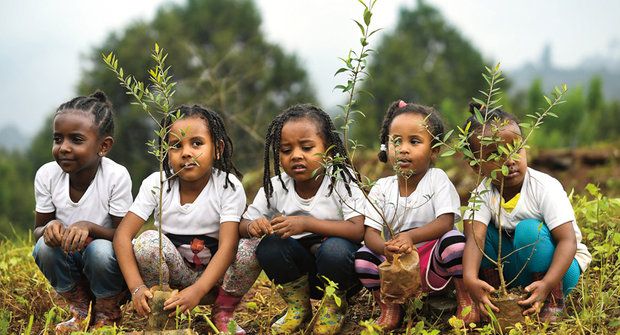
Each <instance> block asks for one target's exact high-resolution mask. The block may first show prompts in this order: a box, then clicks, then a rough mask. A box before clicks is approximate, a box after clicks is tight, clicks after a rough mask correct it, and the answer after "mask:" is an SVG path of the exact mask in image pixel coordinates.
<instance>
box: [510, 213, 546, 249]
mask: <svg viewBox="0 0 620 335" xmlns="http://www.w3.org/2000/svg"><path fill="white" fill-rule="evenodd" d="M550 235H551V233H550V232H549V229H548V228H547V225H545V224H544V223H543V222H542V221H539V220H536V219H525V220H521V221H520V222H519V223H518V224H517V227H516V228H515V233H514V244H515V248H522V247H526V246H528V245H533V244H534V243H544V241H546V240H548V237H550Z"/></svg>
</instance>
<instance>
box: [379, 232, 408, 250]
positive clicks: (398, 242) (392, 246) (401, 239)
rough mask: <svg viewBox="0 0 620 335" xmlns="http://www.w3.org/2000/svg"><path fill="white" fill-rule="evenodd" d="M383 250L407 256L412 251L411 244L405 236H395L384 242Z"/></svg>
mask: <svg viewBox="0 0 620 335" xmlns="http://www.w3.org/2000/svg"><path fill="white" fill-rule="evenodd" d="M385 248H386V249H387V250H388V251H390V252H392V253H395V254H408V253H411V252H412V251H413V243H412V242H411V239H410V238H409V237H408V236H407V235H406V234H397V235H396V237H394V238H393V239H391V240H389V241H387V242H385Z"/></svg>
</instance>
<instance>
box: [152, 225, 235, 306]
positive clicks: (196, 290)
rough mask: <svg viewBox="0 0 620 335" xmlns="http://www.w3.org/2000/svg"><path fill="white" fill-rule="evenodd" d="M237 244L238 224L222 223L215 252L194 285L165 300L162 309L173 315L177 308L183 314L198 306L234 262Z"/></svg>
mask: <svg viewBox="0 0 620 335" xmlns="http://www.w3.org/2000/svg"><path fill="white" fill-rule="evenodd" d="M238 243H239V222H232V221H231V222H224V223H222V224H221V225H220V234H219V244H218V248H217V252H216V253H215V255H214V256H213V258H212V259H211V261H210V262H209V264H208V265H207V268H206V269H205V270H204V272H203V273H202V275H200V278H198V280H197V281H196V282H195V283H194V284H192V285H190V286H188V287H186V288H185V289H183V290H182V291H181V292H179V294H177V295H175V296H173V297H171V298H170V299H168V300H166V301H165V302H164V309H165V310H172V311H173V313H171V315H174V313H175V312H176V308H177V307H178V308H179V313H183V312H185V311H190V310H192V309H193V308H194V307H195V306H196V305H198V303H199V302H200V299H202V297H203V296H204V295H205V294H207V293H209V291H211V289H213V287H215V285H216V284H217V282H218V280H219V279H220V278H222V277H224V273H225V272H226V269H228V267H229V266H230V264H232V262H233V260H234V257H235V253H236V251H237V244H238Z"/></svg>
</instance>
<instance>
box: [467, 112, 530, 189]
mask: <svg viewBox="0 0 620 335" xmlns="http://www.w3.org/2000/svg"><path fill="white" fill-rule="evenodd" d="M486 132H487V134H486V135H487V136H491V135H493V131H492V130H491V129H489V130H487V131H486ZM497 136H498V137H499V138H500V139H501V143H502V144H503V145H506V144H511V145H515V144H518V143H520V142H521V141H522V138H521V131H520V130H519V127H518V126H517V125H516V124H515V123H514V122H510V123H508V124H507V125H506V126H504V127H502V128H501V129H500V130H499V132H497ZM479 150H480V141H479V139H478V138H477V136H476V135H474V136H473V137H472V151H473V152H474V155H475V156H476V158H478V157H479V155H480V151H479ZM491 154H499V152H498V148H497V145H495V144H492V145H488V146H485V147H484V148H482V158H483V160H487V159H488V158H489V156H490V155H491ZM517 154H518V155H519V157H518V159H515V160H513V159H507V158H506V156H505V155H502V156H501V157H500V158H499V159H498V160H497V161H495V160H491V161H487V162H483V163H482V164H481V165H480V167H481V169H482V174H483V175H484V176H486V177H491V171H493V170H497V169H500V168H501V166H502V164H503V165H506V166H507V167H508V175H507V176H504V175H503V174H502V173H501V172H500V171H498V172H497V175H496V176H497V179H496V180H493V184H494V185H495V186H496V187H498V188H499V187H500V186H501V184H502V180H503V182H504V190H505V191H510V190H512V191H516V192H508V193H514V194H516V193H518V192H520V189H521V186H522V185H523V180H524V179H525V173H526V172H527V153H526V151H525V149H521V150H520V151H519V152H517ZM473 168H474V170H475V171H477V167H475V166H474V167H473ZM507 200H508V199H507Z"/></svg>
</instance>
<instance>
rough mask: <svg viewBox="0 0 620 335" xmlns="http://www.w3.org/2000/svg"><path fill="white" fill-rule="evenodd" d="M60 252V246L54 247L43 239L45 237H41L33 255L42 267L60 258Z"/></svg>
mask: <svg viewBox="0 0 620 335" xmlns="http://www.w3.org/2000/svg"><path fill="white" fill-rule="evenodd" d="M58 253H59V248H52V247H50V246H48V245H47V244H45V242H44V241H43V237H41V238H39V240H38V241H37V244H36V245H35V247H34V250H33V251H32V257H34V260H35V263H37V265H38V266H39V267H41V266H45V265H47V264H53V263H54V262H55V261H56V259H57V258H58Z"/></svg>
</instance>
